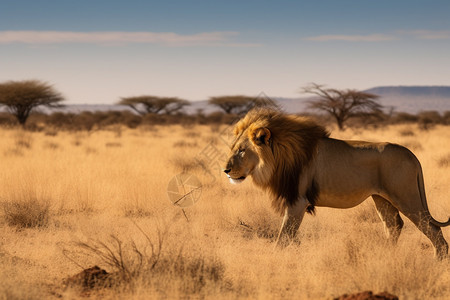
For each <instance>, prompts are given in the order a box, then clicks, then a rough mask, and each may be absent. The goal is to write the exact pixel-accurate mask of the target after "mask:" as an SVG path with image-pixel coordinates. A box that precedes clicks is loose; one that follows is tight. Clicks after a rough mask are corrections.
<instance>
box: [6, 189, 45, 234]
mask: <svg viewBox="0 0 450 300" xmlns="http://www.w3.org/2000/svg"><path fill="white" fill-rule="evenodd" d="M3 212H4V215H5V220H6V222H7V223H8V225H10V226H16V227H18V228H32V227H44V226H47V225H48V222H49V217H50V204H49V202H47V201H43V200H39V199H36V198H35V197H27V198H25V199H21V200H15V201H6V202H4V203H3Z"/></svg>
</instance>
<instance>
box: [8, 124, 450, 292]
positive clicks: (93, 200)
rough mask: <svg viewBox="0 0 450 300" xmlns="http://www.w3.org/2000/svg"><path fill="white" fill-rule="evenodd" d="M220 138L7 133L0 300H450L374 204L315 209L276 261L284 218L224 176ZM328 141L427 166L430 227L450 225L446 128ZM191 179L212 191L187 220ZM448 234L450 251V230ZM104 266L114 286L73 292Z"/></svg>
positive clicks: (421, 248) (174, 132)
mask: <svg viewBox="0 0 450 300" xmlns="http://www.w3.org/2000/svg"><path fill="white" fill-rule="evenodd" d="M223 130H226V127H225V126H201V125H195V126H184V127H183V126H179V125H171V126H152V127H140V128H137V129H125V128H121V127H118V126H115V127H111V128H110V130H101V131H74V132H71V131H57V130H47V131H41V132H30V131H23V130H21V129H17V128H12V129H7V128H3V129H0V162H1V172H0V204H1V206H0V224H1V225H0V230H1V234H0V236H1V240H0V298H1V299H45V298H47V299H52V298H61V297H63V298H69V299H72V298H81V297H91V298H102V299H117V298H119V299H149V298H170V299H173V298H190V297H192V298H203V297H204V298H210V299H211V298H214V299H216V298H219V299H220V298H222V299H230V298H252V299H255V298H256V299H266V298H272V299H281V298H286V299H332V298H333V297H337V296H339V295H342V294H344V293H353V292H359V291H364V290H372V291H374V292H377V293H378V292H382V291H388V292H390V293H392V294H395V295H398V296H399V297H400V299H449V298H450V262H449V260H446V261H442V262H439V261H436V260H435V259H434V258H433V248H432V246H431V243H430V242H429V240H428V239H427V238H426V237H425V236H424V235H423V234H422V233H421V232H419V230H418V229H417V228H416V227H415V226H413V225H412V223H411V222H409V221H408V220H406V219H405V218H403V219H404V220H405V227H404V229H403V232H402V235H401V236H400V240H399V243H398V245H397V246H396V247H391V246H389V245H388V244H387V243H386V241H385V236H384V232H383V226H382V223H381V222H380V220H379V218H378V215H377V214H376V212H375V208H374V205H373V203H372V200H371V199H368V201H366V202H365V203H363V204H362V205H360V206H358V207H356V208H352V209H348V210H336V209H326V208H317V215H316V216H310V215H307V216H306V217H305V219H304V222H303V224H302V226H301V228H300V231H299V234H298V239H297V240H296V241H295V242H294V243H293V244H292V245H290V246H288V247H287V248H285V249H283V250H281V249H278V248H274V247H273V246H274V241H275V238H276V235H277V232H278V229H279V226H280V224H281V217H280V216H278V215H276V214H275V213H274V212H273V211H272V209H271V207H270V201H269V199H268V196H267V195H265V194H264V193H263V192H261V191H259V190H257V189H256V188H255V187H254V186H253V185H252V182H251V180H246V181H245V182H244V183H242V184H241V185H230V184H229V182H228V180H227V179H226V177H225V176H223V175H221V174H220V170H219V166H218V165H217V162H218V161H220V156H216V155H217V153H219V154H220V153H226V152H227V145H226V143H225V142H224V141H223V139H222V137H223V134H222V132H223ZM332 136H333V137H337V138H345V139H363V140H370V141H390V142H394V143H399V144H403V145H405V146H407V147H409V148H410V149H411V150H412V151H413V152H414V153H415V154H416V155H417V157H418V158H419V160H420V161H421V163H422V166H423V170H424V176H425V186H426V193H427V196H428V203H429V207H430V211H431V213H432V215H433V216H434V217H435V218H436V219H438V220H441V221H443V220H447V217H448V216H449V215H450V196H449V192H450V127H448V126H435V127H432V128H430V129H428V130H421V129H419V128H418V126H416V125H392V126H387V127H382V128H375V129H357V130H355V129H347V130H346V131H343V132H338V131H336V130H333V132H332ZM214 149H215V150H214ZM213 150H214V151H217V150H218V151H219V152H211V151H213ZM205 151H206V152H205ZM205 153H209V154H205ZM211 153H215V154H214V157H213V154H211ZM205 155H208V156H205ZM206 158H208V160H206V165H205V166H204V167H202V166H200V164H199V160H200V161H202V160H203V161H204V162H205V159H206ZM330 167H331V166H330ZM205 168H206V169H207V170H208V171H210V172H211V173H210V174H208V173H207V172H205ZM182 172H187V173H190V174H194V175H196V176H197V177H198V178H199V179H200V181H201V182H202V194H201V198H200V199H199V200H198V202H197V203H195V204H194V205H192V206H190V207H187V208H186V209H185V210H184V213H183V211H182V210H181V209H180V208H179V207H177V206H174V205H173V204H172V203H171V202H170V201H169V199H168V196H167V185H168V182H169V181H170V180H171V178H172V177H173V176H175V175H176V174H179V173H182ZM443 232H444V236H445V237H446V239H447V241H450V228H449V227H447V228H443ZM94 265H97V266H99V267H101V268H103V269H105V270H106V271H107V272H109V273H111V274H112V275H111V276H109V277H108V280H106V281H104V282H101V283H98V284H97V286H96V287H95V288H93V289H90V288H86V287H84V288H83V287H82V286H81V285H80V284H78V285H77V284H70V282H69V281H68V280H67V278H69V277H70V276H72V275H75V274H77V273H79V272H80V271H82V270H83V269H86V268H89V267H92V266H94Z"/></svg>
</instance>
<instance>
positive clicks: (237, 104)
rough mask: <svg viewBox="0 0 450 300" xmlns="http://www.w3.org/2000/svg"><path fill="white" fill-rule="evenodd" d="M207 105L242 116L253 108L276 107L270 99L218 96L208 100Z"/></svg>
mask: <svg viewBox="0 0 450 300" xmlns="http://www.w3.org/2000/svg"><path fill="white" fill-rule="evenodd" d="M208 103H209V104H211V105H215V106H218V107H219V108H220V109H222V110H223V111H224V112H225V113H227V114H243V113H247V112H248V111H249V110H251V109H252V108H255V107H263V106H265V107H274V108H276V107H278V106H277V104H276V103H275V102H274V101H273V100H272V99H269V98H268V97H262V96H259V97H249V96H243V95H235V96H218V97H211V98H209V101H208Z"/></svg>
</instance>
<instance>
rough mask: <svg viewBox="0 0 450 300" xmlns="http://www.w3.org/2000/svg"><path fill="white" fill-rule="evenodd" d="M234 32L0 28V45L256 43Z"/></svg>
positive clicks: (205, 44) (211, 44) (237, 44)
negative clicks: (242, 40)
mask: <svg viewBox="0 0 450 300" xmlns="http://www.w3.org/2000/svg"><path fill="white" fill-rule="evenodd" d="M237 35H239V33H238V32H232V31H217V32H202V33H196V34H186V35H183V34H177V33H173V32H123V31H98V32H74V31H0V44H14V43H22V44H66V43H85V44H101V45H116V44H129V43H144V44H158V45H165V46H229V47H255V46H260V45H259V44H251V43H236V42H233V41H231V38H233V37H235V36H237Z"/></svg>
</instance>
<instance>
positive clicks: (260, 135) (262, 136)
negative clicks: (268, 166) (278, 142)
mask: <svg viewBox="0 0 450 300" xmlns="http://www.w3.org/2000/svg"><path fill="white" fill-rule="evenodd" d="M271 136H272V134H271V133H270V130H269V129H267V128H265V127H261V128H257V129H255V130H254V131H253V133H252V141H253V143H255V144H256V145H263V144H264V145H269V143H270V137H271Z"/></svg>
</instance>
